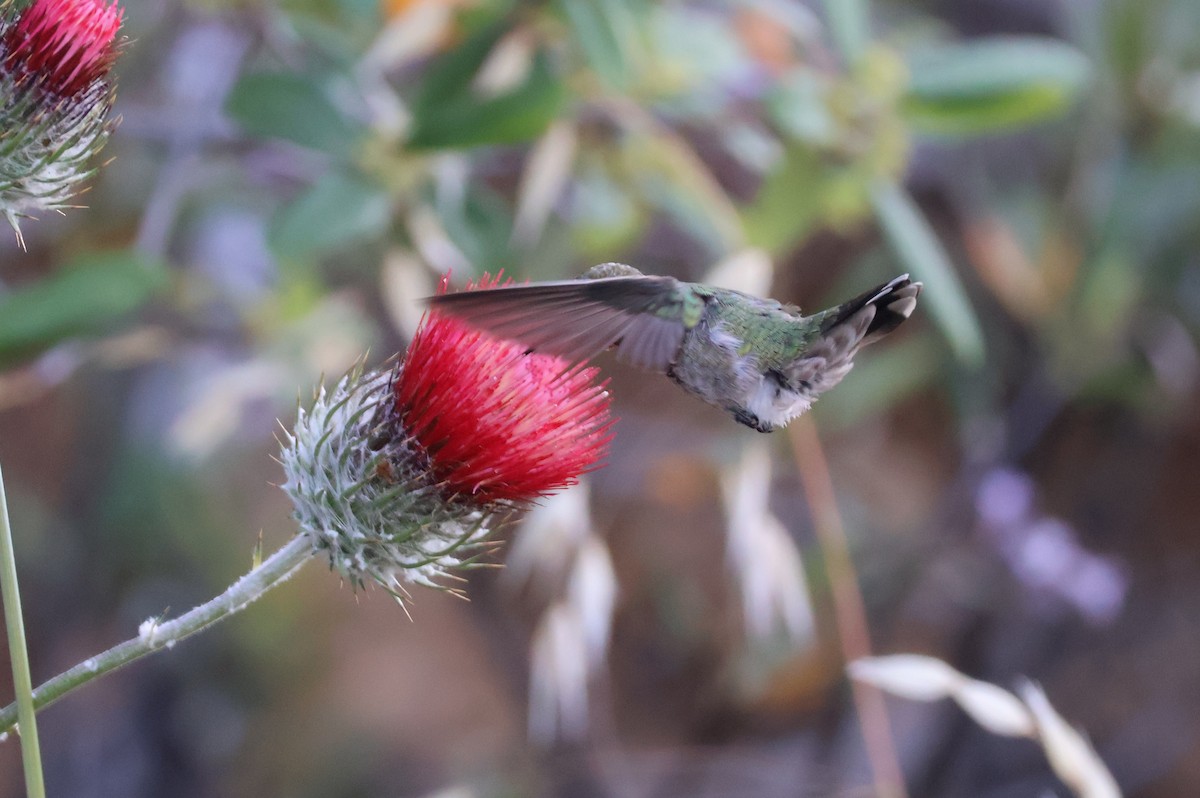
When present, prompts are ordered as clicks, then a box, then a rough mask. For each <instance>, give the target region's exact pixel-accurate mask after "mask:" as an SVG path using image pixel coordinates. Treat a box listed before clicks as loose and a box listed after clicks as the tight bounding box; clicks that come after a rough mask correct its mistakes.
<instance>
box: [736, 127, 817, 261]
mask: <svg viewBox="0 0 1200 798" xmlns="http://www.w3.org/2000/svg"><path fill="white" fill-rule="evenodd" d="M821 179H822V177H821V159H820V156H819V155H818V154H817V153H816V151H815V150H813V149H812V148H810V147H802V146H793V147H790V148H789V149H788V151H787V153H786V155H785V156H784V161H783V163H782V164H781V165H780V167H779V168H777V169H775V170H774V171H772V172H771V173H770V174H769V176H768V177H767V179H766V181H765V182H764V183H763V186H762V188H760V189H759V191H758V195H757V196H756V197H755V198H754V202H752V203H751V204H750V205H749V206H747V207H746V208H743V209H742V225H743V227H744V229H745V231H746V243H747V244H749V245H751V246H755V247H761V248H763V249H765V250H767V251H768V252H772V253H776V254H778V253H780V252H783V251H785V250H787V249H788V248H789V247H791V246H792V245H793V244H794V243H795V242H796V241H798V240H799V239H800V238H802V237H803V236H805V235H806V234H807V233H808V232H809V231H810V230H811V229H812V227H813V225H814V223H815V222H816V221H817V218H818V216H819V214H820V212H821V200H820V188H819V185H820V182H821Z"/></svg>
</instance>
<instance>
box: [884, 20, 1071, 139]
mask: <svg viewBox="0 0 1200 798" xmlns="http://www.w3.org/2000/svg"><path fill="white" fill-rule="evenodd" d="M908 67H909V70H910V72H911V83H910V85H909V92H908V96H907V98H906V100H905V103H904V110H905V113H906V114H907V116H908V119H909V121H910V122H912V124H913V125H914V126H916V127H917V128H919V129H923V130H926V131H929V132H933V133H947V134H958V135H966V134H972V133H980V132H985V131H989V130H996V129H1000V128H1005V127H1013V126H1017V125H1023V124H1028V123H1031V122H1037V121H1040V120H1043V119H1047V118H1049V117H1052V116H1054V115H1055V114H1057V113H1060V112H1061V111H1063V110H1064V109H1065V108H1066V106H1067V105H1068V104H1069V103H1070V102H1071V100H1072V99H1073V98H1074V97H1075V95H1076V94H1077V93H1078V92H1079V90H1080V89H1081V88H1082V87H1083V86H1084V84H1085V83H1086V82H1087V80H1088V77H1089V74H1090V65H1089V62H1088V59H1087V58H1086V57H1085V56H1084V55H1083V53H1081V52H1080V51H1079V50H1076V49H1075V48H1074V47H1072V46H1070V45H1068V44H1066V43H1064V42H1061V41H1058V40H1056V39H1047V38H1038V37H1032V36H1030V37H995V38H990V39H981V40H978V41H975V42H971V43H968V44H953V45H939V46H936V47H930V48H928V49H924V50H919V51H916V52H912V53H909V55H908Z"/></svg>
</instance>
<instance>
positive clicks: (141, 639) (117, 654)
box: [0, 534, 313, 733]
mask: <svg viewBox="0 0 1200 798" xmlns="http://www.w3.org/2000/svg"><path fill="white" fill-rule="evenodd" d="M312 554H313V544H312V539H311V538H309V536H308V535H307V534H300V535H297V536H296V537H294V538H292V539H291V540H290V541H288V543H287V544H286V545H284V546H283V548H281V549H279V550H278V551H276V552H275V553H274V554H272V555H271V556H270V557H268V558H267V559H266V560H264V561H263V563H262V564H261V565H259V566H258V567H257V568H255V569H254V570H252V571H251V572H250V573H248V574H246V575H245V576H243V577H242V578H241V579H239V580H238V581H236V582H234V583H233V584H232V585H230V586H229V589H228V590H226V591H225V592H224V593H222V594H221V595H219V596H217V597H216V598H214V599H212V600H211V601H208V602H206V603H204V604H201V605H200V606H199V607H196V608H195V609H193V610H191V611H190V612H188V613H186V614H184V615H181V616H179V617H178V618H176V619H174V620H172V621H165V622H163V623H158V622H155V621H147V622H146V623H144V624H142V627H141V628H140V629H139V630H138V636H137V637H135V638H133V639H132V640H126V641H125V642H124V643H121V644H120V645H117V646H113V647H112V648H110V649H109V650H108V651H105V652H104V653H103V654H97V655H96V656H94V657H90V658H89V659H87V660H84V661H83V662H81V663H79V664H78V665H76V666H75V667H73V668H71V669H70V670H67V671H64V672H62V673H60V674H59V675H58V676H55V677H54V678H52V679H50V680H49V681H47V682H46V683H45V684H42V685H41V686H39V687H38V688H37V689H36V690H34V691H33V707H34V709H42V708H43V707H46V706H48V705H50V704H52V703H54V702H55V701H57V700H58V699H60V698H62V697H63V696H64V695H66V694H67V693H69V692H71V691H72V690H74V689H75V688H77V687H82V686H83V685H85V684H87V683H88V682H90V681H92V680H93V679H97V678H99V677H100V676H103V675H104V674H106V673H109V672H111V671H114V670H116V669H117V668H119V667H121V666H122V665H127V664H129V663H130V662H133V661H134V660H136V659H138V658H140V657H143V656H145V655H146V654H151V653H153V652H155V651H160V650H162V649H164V648H172V647H174V645H175V644H176V643H178V642H179V641H180V640H182V639H184V638H185V637H188V636H189V635H192V634H195V633H196V632H199V631H200V630H201V629H204V628H205V627H207V626H210V625H211V624H214V623H216V622H217V621H219V620H221V619H222V618H224V617H225V616H227V615H232V614H233V613H235V612H238V611H240V610H242V609H244V608H245V607H246V605H247V604H249V603H250V602H252V601H254V600H255V599H257V598H259V597H260V596H262V595H263V594H264V593H266V592H267V591H268V590H270V589H271V588H273V587H275V586H277V585H280V584H282V583H283V582H284V581H286V580H287V579H288V577H290V576H291V575H292V574H293V573H295V572H296V570H297V569H298V568H299V567H300V566H301V565H303V564H304V563H305V562H307V561H308V559H309V558H310V557H311V556H312ZM5 604H6V606H7V601H6V602H5ZM16 720H17V707H16V705H15V704H12V705H9V706H7V707H5V708H4V709H2V710H0V733H7V732H8V731H10V730H11V729H12V727H13V723H14V722H15V721H16ZM24 724H25V721H24V719H22V720H21V727H22V729H24V728H25V725H24Z"/></svg>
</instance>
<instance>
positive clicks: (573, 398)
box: [280, 277, 611, 599]
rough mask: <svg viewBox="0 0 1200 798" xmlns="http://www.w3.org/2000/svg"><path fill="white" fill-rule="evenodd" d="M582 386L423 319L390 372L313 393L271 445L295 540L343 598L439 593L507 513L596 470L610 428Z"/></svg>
mask: <svg viewBox="0 0 1200 798" xmlns="http://www.w3.org/2000/svg"><path fill="white" fill-rule="evenodd" d="M497 282H498V278H497V279H496V280H493V279H491V278H489V277H484V279H483V280H482V281H481V283H480V286H479V287H481V288H490V287H492V286H494V285H495V284H496V283H497ZM441 290H442V291H443V292H444V291H445V290H446V286H445V283H444V281H443V284H442V287H441ZM595 376H596V370H595V369H580V368H570V365H569V364H568V363H567V362H566V361H564V360H560V359H559V358H556V357H551V356H548V355H536V354H526V353H525V351H524V350H523V349H522V348H521V347H520V346H519V345H517V344H514V343H510V342H508V341H500V340H496V339H494V338H491V337H488V336H487V335H486V334H484V333H482V332H479V331H477V330H475V329H473V328H471V327H468V326H467V325H466V323H465V322H462V321H459V320H458V319H454V318H451V317H449V316H443V315H441V314H439V313H437V312H432V311H431V312H430V313H429V315H428V316H426V318H425V319H424V320H423V322H422V324H421V326H420V328H419V329H418V330H417V334H416V335H415V336H414V338H413V341H412V344H411V345H410V346H409V348H408V353H407V354H406V355H405V357H404V360H403V361H402V363H401V364H400V366H398V367H397V369H396V370H395V371H394V372H392V373H387V372H370V373H363V372H362V371H361V370H357V369H356V370H355V371H353V372H351V373H350V374H348V375H347V376H346V377H344V378H343V379H342V380H341V381H339V382H338V384H337V385H336V386H335V387H333V388H332V390H326V389H325V388H321V389H320V390H318V392H317V395H316V396H315V397H314V401H313V403H312V406H311V407H309V408H307V409H306V408H300V410H299V413H298V417H297V419H296V425H295V427H294V428H293V431H292V432H290V433H286V434H285V435H284V440H283V451H282V453H281V456H280V462H281V463H282V464H283V470H284V472H285V473H286V474H287V481H286V482H285V483H284V484H283V486H282V487H283V489H284V490H285V491H286V492H287V493H288V495H289V496H291V498H292V502H293V505H294V507H295V514H294V516H295V518H296V520H297V522H298V523H299V525H300V528H301V530H302V531H303V532H302V534H305V535H307V536H308V537H309V538H310V539H311V541H312V544H313V548H314V550H316V551H323V552H325V553H327V554H328V555H329V561H330V564H331V565H332V567H333V568H334V569H335V570H337V571H338V572H339V573H341V574H342V575H343V576H344V577H345V578H346V579H348V580H350V581H351V582H352V583H353V584H355V585H362V584H366V583H367V582H369V581H370V582H375V583H377V584H379V585H382V586H383V587H384V589H385V590H388V591H389V592H391V593H392V595H394V596H395V597H396V598H397V599H403V597H404V595H405V594H406V588H405V585H406V584H410V583H416V584H422V585H430V586H437V585H439V584H441V583H442V581H443V580H444V579H445V578H446V577H447V576H448V575H449V574H450V573H451V572H452V571H455V570H458V569H461V568H464V567H466V566H468V565H470V563H471V562H472V561H473V560H474V558H475V557H477V556H478V555H479V554H480V553H481V552H482V550H483V549H484V548H485V547H486V546H487V536H488V535H489V534H490V531H491V526H492V522H493V521H494V520H496V518H497V517H501V518H502V517H503V516H504V515H505V514H506V513H505V511H506V510H507V509H508V508H511V507H513V506H521V505H524V504H527V503H529V502H531V501H533V500H535V499H537V498H538V497H540V496H544V495H546V494H547V493H550V492H552V491H554V490H557V489H559V488H563V487H566V486H568V485H571V484H573V483H574V482H576V481H577V480H578V479H579V476H580V475H581V474H583V473H585V472H587V471H590V470H592V469H594V468H596V466H597V464H598V463H599V461H600V459H601V458H602V457H603V456H604V454H605V451H606V449H607V446H608V441H609V437H610V436H609V431H608V430H609V426H610V424H611V421H610V417H609V396H608V393H607V392H606V391H605V390H604V386H603V385H597V384H596V383H595V381H594V379H595Z"/></svg>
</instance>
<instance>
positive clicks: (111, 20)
mask: <svg viewBox="0 0 1200 798" xmlns="http://www.w3.org/2000/svg"><path fill="white" fill-rule="evenodd" d="M123 13H124V12H123V11H122V10H121V9H120V8H118V7H117V5H116V2H115V0H114V2H113V3H111V4H105V2H104V0H36V2H34V3H33V5H31V6H29V7H28V8H26V9H25V10H24V11H23V12H21V16H20V17H19V18H18V19H17V21H16V23H15V24H13V25H10V26H9V27H8V29H7V30H5V31H4V53H5V55H4V67H5V68H6V69H8V70H15V69H20V70H21V71H22V72H23V73H24V74H25V75H29V76H33V77H34V78H36V79H40V80H41V81H42V82H43V85H44V86H46V87H47V88H48V89H49V90H50V91H53V92H55V93H56V94H59V95H62V96H65V97H71V96H75V95H76V94H79V93H80V92H82V91H83V90H84V89H86V88H87V87H88V86H90V85H91V84H92V81H94V80H96V79H97V78H100V77H103V76H104V75H105V74H106V73H107V72H108V70H109V68H110V67H111V66H112V62H113V59H114V58H115V57H116V49H115V47H114V45H113V42H114V39H115V38H116V35H117V30H118V29H119V28H120V27H121V17H122V14H123Z"/></svg>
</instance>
